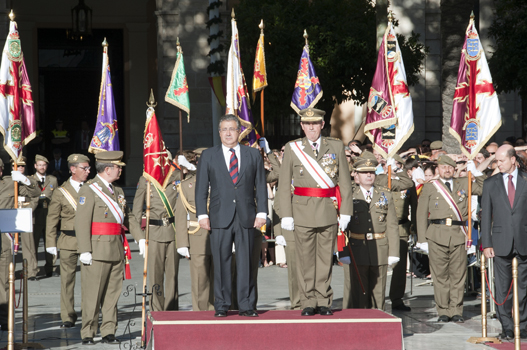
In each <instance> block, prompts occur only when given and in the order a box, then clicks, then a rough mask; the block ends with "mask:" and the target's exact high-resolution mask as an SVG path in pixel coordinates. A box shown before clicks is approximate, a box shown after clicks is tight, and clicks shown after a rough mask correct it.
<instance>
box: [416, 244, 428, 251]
mask: <svg viewBox="0 0 527 350" xmlns="http://www.w3.org/2000/svg"><path fill="white" fill-rule="evenodd" d="M415 247H416V248H419V249H421V250H422V251H425V252H427V253H428V242H425V243H417V244H416V245H415Z"/></svg>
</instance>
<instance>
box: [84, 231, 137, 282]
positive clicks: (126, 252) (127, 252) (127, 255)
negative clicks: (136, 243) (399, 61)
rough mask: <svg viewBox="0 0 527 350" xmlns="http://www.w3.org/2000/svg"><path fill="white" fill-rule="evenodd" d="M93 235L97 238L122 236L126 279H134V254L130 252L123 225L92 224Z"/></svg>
mask: <svg viewBox="0 0 527 350" xmlns="http://www.w3.org/2000/svg"><path fill="white" fill-rule="evenodd" d="M91 234H92V235H95V236H118V235H121V238H122V241H123V248H124V259H125V261H126V262H125V265H124V270H125V279H127V280H129V279H131V278H132V273H131V272H130V262H129V260H130V259H132V253H131V252H130V245H129V244H128V240H127V239H126V235H125V234H124V228H123V226H122V225H121V224H117V223H112V222H92V224H91Z"/></svg>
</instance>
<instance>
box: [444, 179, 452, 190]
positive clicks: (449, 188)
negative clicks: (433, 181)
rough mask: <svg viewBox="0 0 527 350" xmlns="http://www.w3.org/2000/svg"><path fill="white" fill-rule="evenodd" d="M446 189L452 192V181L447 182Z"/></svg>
mask: <svg viewBox="0 0 527 350" xmlns="http://www.w3.org/2000/svg"><path fill="white" fill-rule="evenodd" d="M445 185H446V187H447V188H448V190H449V191H450V192H452V187H450V181H447V182H445Z"/></svg>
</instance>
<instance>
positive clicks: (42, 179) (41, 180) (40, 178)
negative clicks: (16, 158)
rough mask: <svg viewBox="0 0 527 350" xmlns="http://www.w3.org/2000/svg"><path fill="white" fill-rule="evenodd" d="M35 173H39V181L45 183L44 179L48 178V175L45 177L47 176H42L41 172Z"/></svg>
mask: <svg viewBox="0 0 527 350" xmlns="http://www.w3.org/2000/svg"><path fill="white" fill-rule="evenodd" d="M35 174H36V175H37V177H38V181H40V182H42V183H44V181H45V180H46V177H45V176H42V175H40V174H39V173H35Z"/></svg>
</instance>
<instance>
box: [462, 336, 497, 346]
mask: <svg viewBox="0 0 527 350" xmlns="http://www.w3.org/2000/svg"><path fill="white" fill-rule="evenodd" d="M467 342H469V343H472V344H484V343H493V344H501V340H500V339H498V338H493V337H479V338H478V337H470V338H468V340H467Z"/></svg>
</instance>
